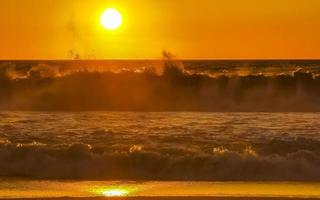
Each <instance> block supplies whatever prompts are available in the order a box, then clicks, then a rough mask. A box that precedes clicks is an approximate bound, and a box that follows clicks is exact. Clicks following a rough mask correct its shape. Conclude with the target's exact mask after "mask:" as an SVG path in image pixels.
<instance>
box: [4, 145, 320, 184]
mask: <svg viewBox="0 0 320 200" xmlns="http://www.w3.org/2000/svg"><path fill="white" fill-rule="evenodd" d="M319 168H320V155H319V152H317V153H315V152H312V151H310V150H298V151H295V152H292V153H289V154H286V155H279V154H268V155H259V154H257V153H256V152H255V151H254V150H253V149H251V148H247V149H245V150H244V151H242V152H236V151H231V150H227V149H224V148H216V149H214V150H213V151H212V152H211V153H204V152H202V153H199V152H197V153H194V152H191V151H187V150H181V149H171V151H170V152H169V151H168V150H164V149H163V150H160V149H159V150H158V151H151V150H150V151H148V150H143V149H142V148H141V147H139V146H135V147H132V148H130V149H128V150H127V151H108V150H106V149H101V148H97V147H94V146H90V145H85V144H73V145H70V146H55V147H54V146H51V147H50V146H46V145H39V144H33V145H17V144H1V145H0V176H1V177H24V178H39V179H85V180H89V179H94V180H99V179H103V180H108V179H112V180H117V179H126V180H205V181H320V171H319Z"/></svg>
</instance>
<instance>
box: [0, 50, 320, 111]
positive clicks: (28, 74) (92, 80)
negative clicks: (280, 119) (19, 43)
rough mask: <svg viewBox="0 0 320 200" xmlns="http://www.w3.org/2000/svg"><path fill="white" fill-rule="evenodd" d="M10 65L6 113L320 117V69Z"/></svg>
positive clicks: (293, 64)
mask: <svg viewBox="0 0 320 200" xmlns="http://www.w3.org/2000/svg"><path fill="white" fill-rule="evenodd" d="M164 55H165V57H166V59H165V60H163V61H60V62H58V61H39V62H37V61H29V62H27V61H15V62H13V61H11V62H9V61H8V62H5V61H3V62H1V63H0V83H1V90H0V97H1V100H0V109H2V110H116V111H320V76H319V71H320V62H319V61H178V60H174V59H172V58H171V55H170V54H164Z"/></svg>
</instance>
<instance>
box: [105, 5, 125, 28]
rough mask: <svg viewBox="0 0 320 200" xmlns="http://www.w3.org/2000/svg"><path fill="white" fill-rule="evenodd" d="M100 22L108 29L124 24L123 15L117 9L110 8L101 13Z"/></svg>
mask: <svg viewBox="0 0 320 200" xmlns="http://www.w3.org/2000/svg"><path fill="white" fill-rule="evenodd" d="M100 23H101V25H102V26H103V27H104V28H105V29H107V30H111V31H113V30H116V29H118V28H119V27H120V26H121V24H122V15H121V13H120V12H119V11H118V10H117V9H115V8H108V9H106V10H105V11H104V12H103V14H102V15H101V19H100Z"/></svg>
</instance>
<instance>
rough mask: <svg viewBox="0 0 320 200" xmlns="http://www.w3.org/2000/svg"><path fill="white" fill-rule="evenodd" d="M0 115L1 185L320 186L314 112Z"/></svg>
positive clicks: (319, 148)
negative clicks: (14, 181)
mask: <svg viewBox="0 0 320 200" xmlns="http://www.w3.org/2000/svg"><path fill="white" fill-rule="evenodd" d="M0 115H1V117H0V176H1V177H2V178H3V177H7V178H8V177H10V178H12V177H16V178H32V179H80V180H179V181H181V180H184V181H190V180H197V181H198V180H205V181H319V180H320V172H319V168H320V137H319V127H320V122H319V117H320V116H319V114H318V113H182V112H171V113H139V112H131V113H127V112H65V113H61V112H1V113H0Z"/></svg>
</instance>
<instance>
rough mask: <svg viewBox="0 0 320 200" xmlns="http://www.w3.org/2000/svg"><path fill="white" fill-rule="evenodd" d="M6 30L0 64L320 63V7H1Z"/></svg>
mask: <svg viewBox="0 0 320 200" xmlns="http://www.w3.org/2000/svg"><path fill="white" fill-rule="evenodd" d="M109 7H114V8H116V9H118V11H119V12H121V14H122V15H123V24H122V26H121V28H120V29H118V30H116V31H108V30H106V29H104V28H103V27H102V26H101V25H100V17H101V14H102V13H103V11H104V10H105V9H106V8H109ZM0 27H1V29H0V46H1V47H0V59H69V58H70V57H71V53H70V51H71V50H72V52H74V53H78V54H80V55H81V58H83V59H88V58H89V59H153V58H160V57H161V52H162V51H163V50H168V51H171V52H173V53H174V54H175V55H177V56H178V57H179V58H181V59H305V58H320V0H192V1H191V0H117V1H108V0H0Z"/></svg>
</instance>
